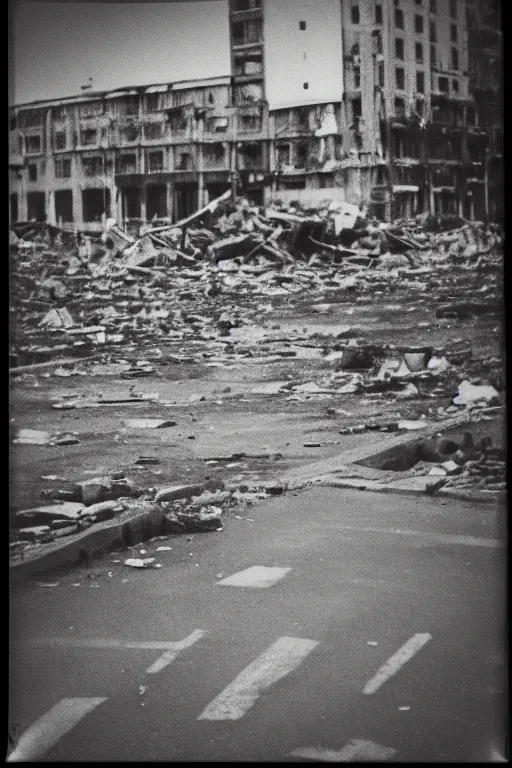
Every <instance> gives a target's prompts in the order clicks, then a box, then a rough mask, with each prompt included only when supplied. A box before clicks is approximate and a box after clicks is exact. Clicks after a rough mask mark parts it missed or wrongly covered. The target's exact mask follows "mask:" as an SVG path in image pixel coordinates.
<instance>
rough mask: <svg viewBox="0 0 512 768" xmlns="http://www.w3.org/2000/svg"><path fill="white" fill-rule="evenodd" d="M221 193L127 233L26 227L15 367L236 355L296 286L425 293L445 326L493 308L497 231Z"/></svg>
mask: <svg viewBox="0 0 512 768" xmlns="http://www.w3.org/2000/svg"><path fill="white" fill-rule="evenodd" d="M225 197H226V196H223V198H225ZM223 198H220V200H221V202H220V203H218V204H217V205H216V206H214V205H213V204H212V205H211V206H210V208H209V209H208V210H204V212H203V215H202V220H201V222H200V223H201V226H199V225H198V223H197V219H196V220H195V221H192V222H189V223H188V225H182V226H178V225H174V226H173V227H171V226H167V227H157V228H149V227H145V228H142V230H141V233H142V234H141V235H140V236H139V237H138V238H137V239H134V238H133V237H132V236H130V235H127V234H126V233H125V232H124V231H123V230H122V229H121V228H120V227H118V225H117V224H116V223H115V222H113V221H109V222H107V227H106V229H105V232H104V234H103V236H101V238H100V239H99V242H96V243H94V242H93V241H92V239H91V237H90V236H89V237H82V238H81V240H80V236H79V235H77V236H76V237H73V236H71V235H69V234H67V233H66V237H65V238H63V237H62V236H61V234H60V233H58V231H57V230H56V229H55V228H51V227H46V228H44V229H41V227H40V228H39V229H37V228H35V229H34V228H33V229H32V230H30V229H29V230H26V231H25V234H24V237H25V238H26V237H27V236H31V237H32V238H33V239H32V240H31V241H30V242H27V241H26V240H24V239H23V240H18V242H17V243H15V244H14V245H12V246H11V249H10V250H11V308H10V309H11V314H12V322H11V350H10V352H11V364H12V365H13V366H16V365H23V364H24V363H27V362H28V363H35V362H41V361H44V360H47V359H51V358H52V357H53V358H54V357H66V356H72V357H88V356H90V355H93V354H94V353H95V352H98V351H105V352H106V351H109V350H116V351H117V352H119V350H121V349H123V350H125V349H126V350H130V348H133V347H134V346H137V347H141V346H142V345H146V344H148V343H154V344H161V343H173V342H174V343H177V342H180V341H181V342H186V343H187V344H188V346H187V347H186V348H183V349H182V351H181V356H180V353H178V356H179V357H180V360H179V361H180V362H182V361H185V360H188V361H190V355H191V347H190V342H198V343H203V348H202V349H201V347H200V346H198V347H197V349H194V353H195V355H194V356H195V357H196V358H197V357H199V358H200V359H204V357H208V356H214V354H213V350H214V349H215V344H216V345H217V350H222V349H223V348H224V349H225V350H226V351H228V353H229V351H230V347H231V349H232V348H233V347H235V346H236V347H237V352H241V354H244V349H243V348H244V345H241V344H240V343H237V341H236V340H235V339H233V338H232V337H233V336H236V334H233V329H239V328H240V327H241V326H244V325H251V324H254V323H255V322H256V321H257V320H261V319H262V317H263V318H264V317H265V316H267V317H268V314H267V313H271V311H272V308H273V305H274V304H276V303H280V302H281V303H283V302H285V303H286V304H287V306H289V305H290V302H292V303H293V301H294V300H296V299H298V298H299V296H301V295H306V296H307V298H308V301H310V302H311V303H312V304H313V303H315V302H318V301H319V300H320V299H321V298H322V297H323V296H326V295H327V296H328V294H329V293H331V294H332V293H333V292H334V293H335V292H342V293H343V294H345V295H346V298H347V299H348V300H350V301H365V300H366V299H368V300H370V299H372V298H373V297H374V296H376V295H377V296H380V295H383V294H384V295H385V294H394V293H396V291H397V290H400V291H401V292H404V291H408V292H409V293H410V294H411V293H412V295H413V296H417V297H418V301H420V300H421V298H422V297H423V296H424V295H425V294H427V293H428V294H429V295H435V297H436V300H437V301H438V302H439V306H438V308H437V309H436V317H437V318H439V319H440V320H441V321H442V320H443V319H449V318H454V317H461V316H462V317H464V316H467V315H468V314H479V313H480V314H481V313H486V312H492V311H497V310H499V306H500V292H499V281H500V268H501V246H502V238H501V236H500V234H499V232H492V231H487V230H485V228H484V227H483V225H481V224H467V223H466V224H463V226H461V227H459V228H458V229H456V230H452V231H450V232H442V231H441V232H432V231H426V230H425V229H424V227H422V226H421V225H420V224H418V223H417V222H408V223H407V226H406V225H404V224H402V225H401V226H393V227H391V226H388V225H385V224H378V222H376V221H375V222H370V221H369V220H368V219H363V218H362V216H356V215H355V214H354V212H353V211H352V210H351V209H354V208H355V210H356V212H358V209H357V208H356V207H355V206H347V204H344V203H339V204H338V203H331V204H330V205H326V206H325V207H324V208H319V209H316V210H314V211H313V210H306V211H299V210H298V209H297V207H291V208H288V209H286V210H283V209H278V208H272V209H266V210H265V211H263V210H261V209H258V208H254V207H250V206H249V204H248V203H246V202H244V201H242V202H241V203H240V204H238V205H237V206H235V205H233V204H231V203H228V202H226V201H223ZM347 207H348V208H349V213H350V214H351V216H349V217H348V220H349V224H351V225H352V228H350V229H347V228H346V220H347V215H346V211H344V208H347ZM190 218H192V219H194V218H195V217H190ZM340 219H342V221H340ZM24 226H25V227H26V226H27V225H24ZM342 227H343V228H342ZM34 232H35V234H34ZM344 243H350V247H348V246H347V245H345V244H344ZM483 275H485V280H483V279H482V277H483ZM462 297H463V298H464V301H461V298H462ZM269 302H270V303H269ZM317 307H318V311H319V312H321V313H322V312H326V313H328V312H329V305H325V306H324V308H323V309H322V307H321V305H319V304H317ZM259 341H261V339H259ZM253 346H254V345H253ZM245 348H247V343H246V344H245ZM185 350H186V351H185ZM203 352H205V354H204V356H203V354H202V353H203ZM183 358H184V359H185V360H184V359H183ZM176 362H178V361H176ZM353 367H355V366H353ZM86 369H87V366H86ZM64 370H65V369H64ZM82 370H83V369H82ZM80 372H81V370H80V368H79V369H78V370H77V373H80ZM125 373H126V374H128V375H132V376H133V377H135V376H142V375H145V374H146V375H147V374H149V373H151V370H150V366H146V367H145V368H144V366H141V365H139V366H138V369H136V370H132V369H130V368H128V369H127V370H126V371H125ZM61 375H66V374H65V373H62V372H61Z"/></svg>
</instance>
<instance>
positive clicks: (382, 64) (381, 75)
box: [379, 61, 384, 88]
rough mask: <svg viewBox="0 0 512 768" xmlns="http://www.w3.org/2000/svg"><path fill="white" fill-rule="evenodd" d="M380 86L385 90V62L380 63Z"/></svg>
mask: <svg viewBox="0 0 512 768" xmlns="http://www.w3.org/2000/svg"><path fill="white" fill-rule="evenodd" d="M379 85H380V87H381V88H384V62H383V61H381V62H380V63H379Z"/></svg>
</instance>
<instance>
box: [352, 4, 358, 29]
mask: <svg viewBox="0 0 512 768" xmlns="http://www.w3.org/2000/svg"><path fill="white" fill-rule="evenodd" d="M350 18H351V19H352V24H359V6H358V5H353V6H352V7H351V9H350Z"/></svg>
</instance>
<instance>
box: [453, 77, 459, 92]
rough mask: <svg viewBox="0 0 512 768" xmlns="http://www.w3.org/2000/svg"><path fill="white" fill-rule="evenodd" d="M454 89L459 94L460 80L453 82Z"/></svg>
mask: <svg viewBox="0 0 512 768" xmlns="http://www.w3.org/2000/svg"><path fill="white" fill-rule="evenodd" d="M452 88H453V92H454V93H458V92H459V81H458V80H452Z"/></svg>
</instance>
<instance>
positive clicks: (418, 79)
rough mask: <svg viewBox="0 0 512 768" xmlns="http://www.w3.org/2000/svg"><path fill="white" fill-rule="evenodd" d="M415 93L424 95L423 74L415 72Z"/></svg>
mask: <svg viewBox="0 0 512 768" xmlns="http://www.w3.org/2000/svg"><path fill="white" fill-rule="evenodd" d="M416 91H417V92H418V93H425V73H424V72H416Z"/></svg>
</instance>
